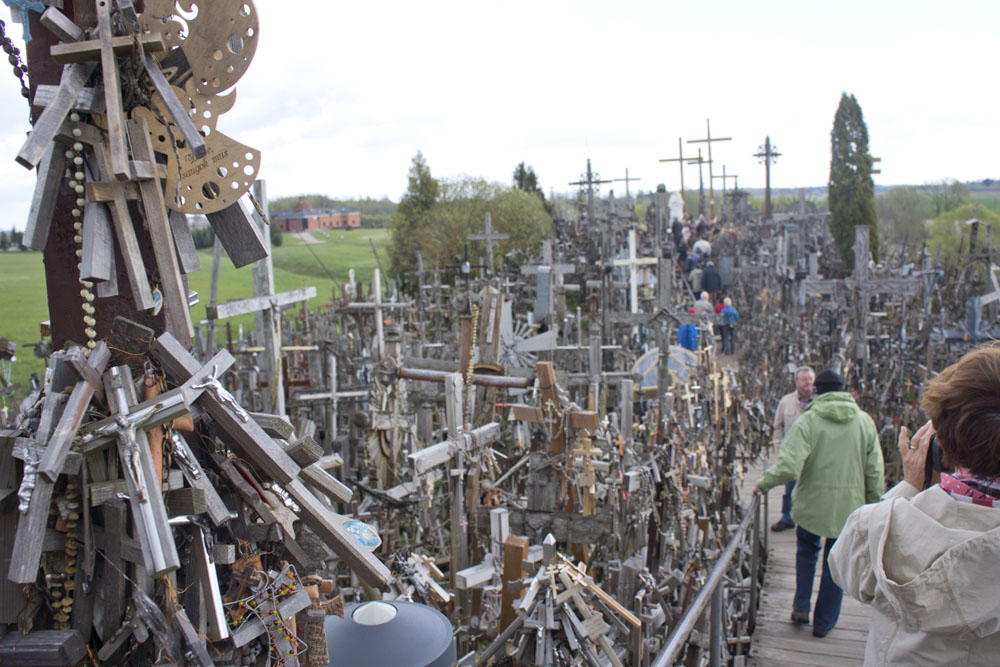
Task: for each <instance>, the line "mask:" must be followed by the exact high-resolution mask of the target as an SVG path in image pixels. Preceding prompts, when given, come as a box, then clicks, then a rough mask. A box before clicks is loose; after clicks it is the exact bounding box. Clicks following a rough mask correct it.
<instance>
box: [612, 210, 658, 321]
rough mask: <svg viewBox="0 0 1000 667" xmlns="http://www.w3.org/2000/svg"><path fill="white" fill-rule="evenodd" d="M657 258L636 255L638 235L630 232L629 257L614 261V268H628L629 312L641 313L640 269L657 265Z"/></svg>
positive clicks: (631, 230)
mask: <svg viewBox="0 0 1000 667" xmlns="http://www.w3.org/2000/svg"><path fill="white" fill-rule="evenodd" d="M657 261H658V260H657V259H656V258H655V257H639V256H637V255H636V233H635V230H634V229H630V230H628V257H627V258H625V259H616V260H613V261H612V264H613V265H614V266H627V267H628V270H629V276H628V287H629V310H630V312H633V313H638V312H639V267H640V266H650V265H651V264H656V263H657Z"/></svg>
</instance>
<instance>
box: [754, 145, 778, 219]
mask: <svg viewBox="0 0 1000 667" xmlns="http://www.w3.org/2000/svg"><path fill="white" fill-rule="evenodd" d="M753 156H754V157H755V158H757V161H758V162H763V163H764V219H765V220H770V219H771V163H772V162H777V161H778V158H779V157H781V153H779V152H778V147H777V146H775V145H774V144H772V143H771V137H770V135H768V136H767V137H765V138H764V145H763V146H760V147H759V148H758V149H757V152H756V153H754V154H753Z"/></svg>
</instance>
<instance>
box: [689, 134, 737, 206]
mask: <svg viewBox="0 0 1000 667" xmlns="http://www.w3.org/2000/svg"><path fill="white" fill-rule="evenodd" d="M732 140H733V138H732V137H713V136H712V126H711V124H710V122H709V119H707V118H706V119H705V138H704V139H688V143H689V144H708V192H709V199H710V201H711V205H712V210H711V214H710V217H712V218H715V189H714V188H713V186H712V144H713V143H715V142H717V141H732ZM699 157H700V155H699ZM699 171H700V167H699Z"/></svg>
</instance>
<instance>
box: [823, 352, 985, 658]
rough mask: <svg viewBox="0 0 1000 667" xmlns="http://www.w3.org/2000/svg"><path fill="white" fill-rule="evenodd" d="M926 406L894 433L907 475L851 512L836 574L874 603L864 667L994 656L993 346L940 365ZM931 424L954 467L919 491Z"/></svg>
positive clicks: (834, 556) (835, 556)
mask: <svg viewBox="0 0 1000 667" xmlns="http://www.w3.org/2000/svg"><path fill="white" fill-rule="evenodd" d="M922 405H923V407H924V409H925V410H926V412H927V414H928V415H929V416H930V418H931V420H930V421H929V422H928V423H927V424H925V425H924V426H922V427H921V428H920V429H919V430H918V431H917V432H916V433H915V434H914V436H913V439H912V440H911V439H910V438H909V437H908V433H907V431H906V428H903V429H901V431H900V434H899V443H898V444H899V451H900V454H901V456H902V459H903V481H902V482H900V483H899V484H897V485H896V486H895V487H893V488H892V489H890V490H889V491H888V492H887V493H886V494H885V495H884V496H883V497H882V501H881V502H879V503H875V504H872V505H865V506H863V507H860V508H859V509H857V510H856V511H855V512H854V513H852V514H851V516H850V517H848V519H847V524H846V525H845V526H844V530H843V532H841V534H840V538H839V539H838V540H837V543H836V545H834V547H833V550H832V551H831V552H830V570H831V574H832V575H833V580H834V581H835V582H836V583H837V585H838V586H840V587H841V588H843V589H844V591H845V592H846V593H847V594H848V595H851V596H852V597H854V598H856V599H858V600H860V601H862V602H867V603H870V604H871V605H872V608H873V609H874V612H875V613H874V617H873V619H872V625H871V629H870V631H869V633H868V645H867V647H866V650H865V665H998V664H1000V586H998V584H997V581H998V579H997V575H998V573H1000V347H998V346H991V347H985V348H980V349H978V350H974V351H972V352H970V353H969V354H967V355H966V356H965V357H963V358H962V359H961V361H959V362H958V363H957V364H954V365H952V366H950V367H948V368H947V369H945V370H944V371H943V372H942V373H941V374H940V375H939V376H938V377H937V378H935V379H933V380H932V381H930V382H929V383H928V385H927V386H926V387H925V389H924V396H923V399H922ZM935 431H936V437H937V441H938V443H939V445H940V447H941V453H942V455H943V460H944V464H945V465H946V466H947V467H948V468H954V472H953V473H950V474H948V473H941V475H940V483H939V484H934V485H932V486H930V487H929V488H927V489H926V490H924V481H925V473H924V470H925V461H926V458H927V452H928V450H929V449H930V442H931V438H932V436H934V435H935Z"/></svg>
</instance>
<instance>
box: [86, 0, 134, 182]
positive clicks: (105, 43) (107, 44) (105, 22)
mask: <svg viewBox="0 0 1000 667" xmlns="http://www.w3.org/2000/svg"><path fill="white" fill-rule="evenodd" d="M94 4H95V5H96V7H97V31H98V33H99V34H100V53H101V74H102V75H103V77H104V106H105V108H106V111H105V113H104V117H105V119H106V121H107V124H108V145H109V146H110V153H111V173H112V174H113V175H114V177H115V179H117V180H119V181H127V180H129V170H128V146H126V142H125V112H124V109H123V108H122V86H121V78H120V77H119V74H118V56H117V55H116V54H115V52H114V48H113V46H112V40H113V32H112V30H111V3H110V2H109V0H94ZM130 41H131V40H130Z"/></svg>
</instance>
